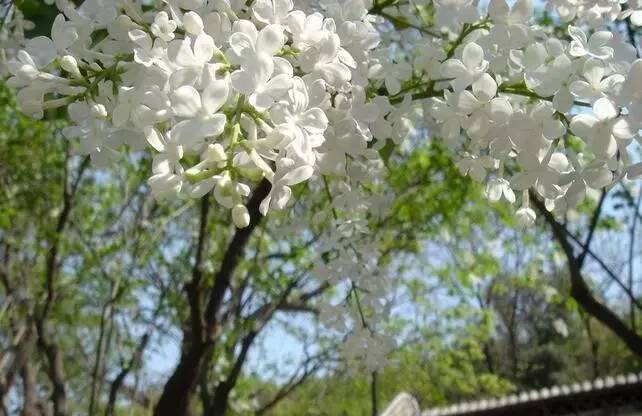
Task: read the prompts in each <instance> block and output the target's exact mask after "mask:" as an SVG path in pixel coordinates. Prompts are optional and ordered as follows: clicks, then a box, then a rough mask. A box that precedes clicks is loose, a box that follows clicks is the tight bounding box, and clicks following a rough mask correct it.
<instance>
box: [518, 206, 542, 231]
mask: <svg viewBox="0 0 642 416" xmlns="http://www.w3.org/2000/svg"><path fill="white" fill-rule="evenodd" d="M515 215H517V221H519V225H521V226H522V227H530V226H531V225H533V224H535V219H536V218H537V214H535V211H533V209H532V208H529V207H522V208H520V209H518V210H517V212H516V213H515Z"/></svg>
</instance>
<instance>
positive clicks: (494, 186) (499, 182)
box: [486, 178, 515, 204]
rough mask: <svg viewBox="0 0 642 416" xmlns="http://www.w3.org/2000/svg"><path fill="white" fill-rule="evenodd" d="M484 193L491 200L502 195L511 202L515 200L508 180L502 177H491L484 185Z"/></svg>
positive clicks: (493, 200)
mask: <svg viewBox="0 0 642 416" xmlns="http://www.w3.org/2000/svg"><path fill="white" fill-rule="evenodd" d="M486 195H487V196H488V199H489V200H490V201H492V202H497V201H499V200H500V199H501V198H502V196H503V197H504V198H506V200H507V201H508V202H510V203H511V204H512V203H514V202H515V193H514V192H513V189H512V188H511V187H510V182H508V181H507V180H506V179H504V178H491V179H489V180H488V184H487V185H486Z"/></svg>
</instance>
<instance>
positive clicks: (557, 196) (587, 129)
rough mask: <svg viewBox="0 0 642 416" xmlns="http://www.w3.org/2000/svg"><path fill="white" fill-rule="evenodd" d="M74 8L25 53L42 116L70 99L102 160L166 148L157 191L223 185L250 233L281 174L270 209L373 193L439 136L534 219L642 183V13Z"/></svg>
mask: <svg viewBox="0 0 642 416" xmlns="http://www.w3.org/2000/svg"><path fill="white" fill-rule="evenodd" d="M55 3H56V5H57V6H58V8H59V9H60V11H61V13H60V14H59V15H58V17H57V18H56V19H55V21H54V23H53V26H52V28H51V36H50V37H43V36H41V37H36V38H33V39H29V40H27V41H26V42H24V48H23V49H20V50H13V49H12V50H11V51H6V52H7V54H8V55H11V58H10V61H9V62H8V64H7V69H8V72H9V73H10V76H11V77H10V81H9V82H10V85H12V86H13V87H15V88H16V89H18V100H19V103H20V105H21V106H22V108H23V110H24V111H25V112H27V113H29V114H31V115H33V116H34V117H42V116H43V113H44V112H45V111H47V110H48V109H52V108H56V107H66V108H67V110H68V113H69V116H70V119H71V120H72V122H73V123H74V125H73V126H71V127H69V128H67V129H65V131H64V134H65V136H66V137H68V138H70V139H74V140H76V141H77V143H78V144H79V149H80V151H81V152H82V153H84V154H89V155H91V158H92V160H93V162H94V163H95V164H96V165H99V166H106V165H109V164H110V163H114V162H115V161H117V160H118V158H119V157H120V154H121V153H122V152H124V151H128V150H129V151H132V150H141V149H147V150H148V151H150V152H152V154H153V166H152V172H150V178H149V185H150V187H151V189H152V192H153V193H154V195H155V196H156V197H157V198H171V197H175V196H177V195H178V194H180V193H183V194H187V195H189V196H191V197H194V198H198V197H201V196H203V195H205V194H207V193H208V192H213V194H214V197H215V199H216V201H217V202H218V203H219V204H220V205H222V206H224V207H227V208H228V209H230V210H231V214H232V219H233V222H234V224H235V225H236V226H237V227H245V226H247V225H248V223H249V221H250V217H249V213H248V210H247V209H246V207H245V205H244V203H245V201H246V198H247V196H248V195H249V193H250V192H251V188H252V184H253V183H256V182H257V181H259V180H261V179H262V178H265V179H267V180H268V181H270V182H271V184H272V190H271V192H270V194H269V195H268V196H267V198H265V200H263V202H262V204H261V209H260V211H261V213H262V214H264V215H265V214H267V213H268V211H270V210H272V209H283V208H284V207H286V205H287V204H288V202H289V201H290V199H291V197H292V193H293V190H292V187H293V186H294V185H297V184H300V183H303V182H306V181H308V180H309V179H310V178H312V177H315V178H319V177H323V176H325V177H332V178H335V179H336V180H338V181H340V182H341V181H342V182H343V185H341V186H339V187H340V188H341V189H348V190H350V191H351V192H352V196H350V195H348V196H346V198H355V195H358V192H359V188H360V184H361V183H364V182H369V181H370V180H372V173H371V172H373V171H374V170H377V169H380V168H381V166H382V161H381V157H380V153H379V150H380V149H381V148H383V147H384V146H385V145H386V144H387V143H388V142H389V141H390V140H392V141H393V142H394V143H397V144H398V143H400V142H401V141H402V140H403V139H404V138H406V137H407V136H408V135H411V134H414V132H419V131H420V130H419V128H420V127H421V128H422V129H421V131H422V132H423V131H425V130H428V131H429V132H431V134H432V135H434V136H438V137H442V138H443V139H444V140H446V141H447V143H448V144H449V145H450V146H451V147H452V149H453V155H454V158H455V159H456V161H457V164H458V166H459V167H460V169H461V171H462V172H463V173H465V174H468V175H470V176H471V177H473V178H474V179H476V180H478V181H482V182H485V183H486V184H487V194H488V197H489V199H491V200H493V201H497V200H500V199H502V198H503V199H505V200H507V201H509V202H511V203H513V202H515V201H516V199H517V197H516V194H515V191H518V196H519V192H521V199H522V208H521V209H519V210H518V211H517V215H518V216H519V218H520V221H522V222H523V223H525V224H529V223H532V222H533V221H534V219H535V215H534V212H533V211H532V209H530V208H529V206H528V193H529V192H532V193H534V194H537V195H538V196H539V197H541V198H543V199H545V200H546V203H547V207H548V208H549V209H551V210H553V209H560V210H565V209H567V208H568V207H572V206H574V205H576V204H577V203H578V202H579V201H580V200H581V199H582V198H583V197H584V195H585V194H586V192H587V190H588V189H589V188H593V189H601V188H604V187H608V186H610V185H611V184H612V183H614V182H615V181H618V180H621V179H623V178H628V179H633V178H636V177H638V176H640V175H642V165H641V164H640V163H636V162H637V159H638V158H637V157H636V156H635V155H633V154H632V153H633V150H634V149H635V146H634V145H632V143H634V142H635V140H634V139H637V138H638V130H639V129H640V128H641V127H642V60H638V59H637V53H638V51H637V49H636V47H635V46H634V45H632V44H631V43H630V42H627V41H626V39H625V38H624V37H623V36H621V35H620V34H619V31H620V30H619V28H621V25H622V23H623V22H624V20H622V19H626V23H627V24H629V25H630V27H634V26H635V25H636V24H638V22H639V21H642V18H640V14H642V3H640V4H638V2H635V1H633V2H629V3H628V4H627V3H624V2H622V1H619V0H618V1H614V0H613V1H611V0H606V1H605V0H600V1H597V0H587V1H582V2H577V1H567V0H562V1H560V0H551V1H549V2H548V3H547V5H546V8H547V10H549V12H550V13H552V15H553V20H552V21H553V23H552V24H547V25H538V24H536V21H535V17H534V15H535V14H534V11H533V6H532V5H531V3H530V2H529V1H528V0H518V1H517V2H516V3H514V4H513V5H512V6H509V5H508V4H507V3H506V1H505V0H491V2H490V4H489V6H488V8H487V10H482V9H481V8H480V7H478V5H477V2H476V1H471V0H434V1H428V0H411V1H401V0H348V1H343V0H299V1H294V0H247V1H245V0H243V1H241V0H164V1H162V2H147V1H136V0H116V1H113V0H86V1H85V2H83V3H82V4H81V5H80V6H75V5H74V4H72V3H71V2H69V1H67V0H57V1H56V2H55ZM152 3H153V5H152ZM618 19H620V20H618ZM568 22H571V23H572V24H568ZM622 32H623V33H626V31H622ZM14 49H15V48H14ZM417 114H421V115H422V117H420V118H419V120H420V121H417V120H416V119H417V117H416V115H417ZM410 119H415V122H413V123H410V122H409V120H410ZM421 123H423V125H421ZM411 126H412V128H411ZM345 220H346V221H349V220H350V218H345Z"/></svg>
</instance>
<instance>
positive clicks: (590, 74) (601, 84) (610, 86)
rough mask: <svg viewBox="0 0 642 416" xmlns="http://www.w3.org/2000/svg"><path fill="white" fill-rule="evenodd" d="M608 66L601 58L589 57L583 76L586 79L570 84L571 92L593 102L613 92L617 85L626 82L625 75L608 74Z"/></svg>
mask: <svg viewBox="0 0 642 416" xmlns="http://www.w3.org/2000/svg"><path fill="white" fill-rule="evenodd" d="M605 75H606V68H605V66H604V64H603V63H602V62H600V61H599V60H594V59H589V60H588V61H586V62H585V63H584V72H583V73H582V76H583V77H584V79H585V80H586V81H582V80H577V81H573V82H572V83H571V85H570V86H569V89H570V90H571V92H572V93H573V94H574V95H576V96H578V97H581V98H585V99H588V100H590V101H591V102H593V101H595V100H597V99H599V98H602V97H606V96H607V95H609V94H613V93H614V92H615V91H616V87H617V86H618V85H619V84H621V83H622V82H624V76H623V75H621V74H612V75H609V76H606V77H605Z"/></svg>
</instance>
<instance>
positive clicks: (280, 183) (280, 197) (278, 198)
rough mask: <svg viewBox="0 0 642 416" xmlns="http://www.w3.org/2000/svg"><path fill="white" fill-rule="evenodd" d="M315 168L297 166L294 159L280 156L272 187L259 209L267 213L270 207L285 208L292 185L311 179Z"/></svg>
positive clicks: (290, 194)
mask: <svg viewBox="0 0 642 416" xmlns="http://www.w3.org/2000/svg"><path fill="white" fill-rule="evenodd" d="M313 173H314V169H313V168H312V166H309V165H299V166H297V165H296V163H295V162H294V160H292V159H288V158H280V159H278V160H277V161H276V171H275V174H274V178H273V179H272V181H271V182H272V189H271V190H270V193H269V194H268V196H267V197H266V198H265V199H264V200H263V201H262V202H261V205H260V207H259V210H260V211H261V214H263V215H267V213H268V210H269V209H270V208H274V209H278V210H280V209H283V208H285V206H286V204H287V203H288V201H289V200H290V197H291V196H292V189H291V188H290V186H293V185H296V184H298V183H301V182H303V181H306V180H308V179H310V177H311V176H312V174H313Z"/></svg>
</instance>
